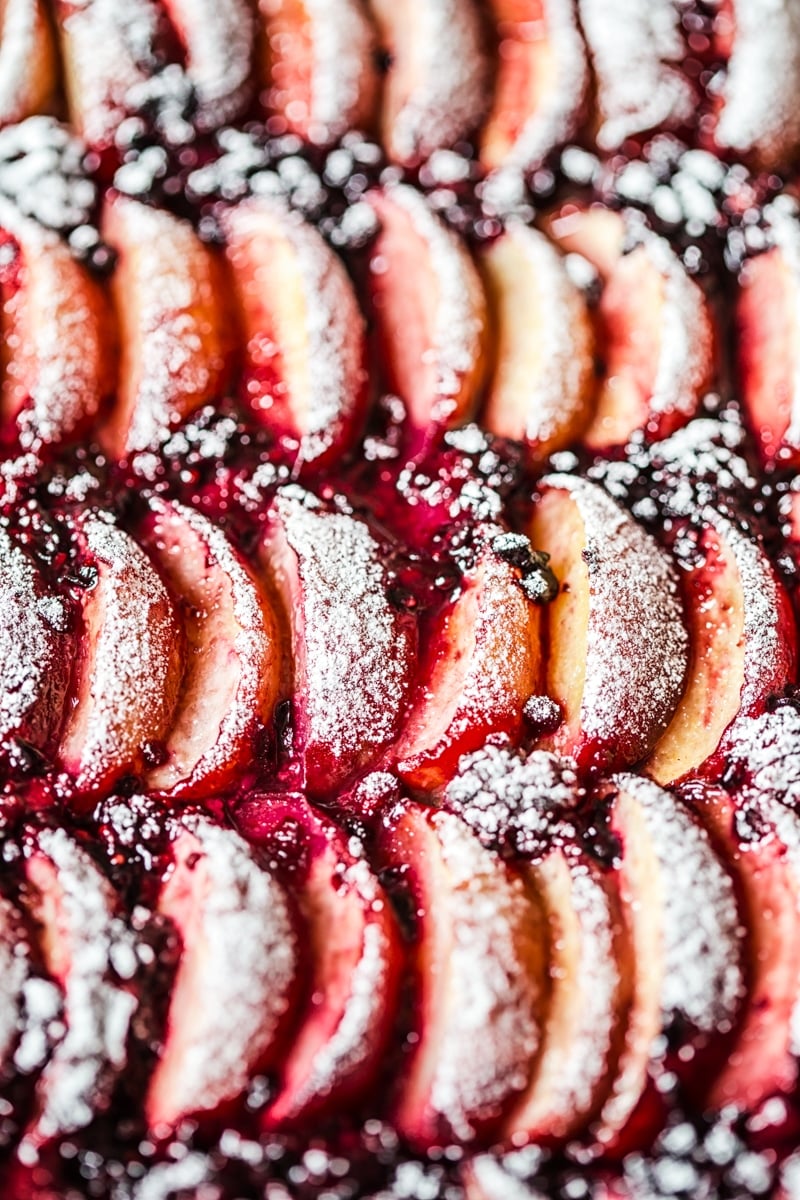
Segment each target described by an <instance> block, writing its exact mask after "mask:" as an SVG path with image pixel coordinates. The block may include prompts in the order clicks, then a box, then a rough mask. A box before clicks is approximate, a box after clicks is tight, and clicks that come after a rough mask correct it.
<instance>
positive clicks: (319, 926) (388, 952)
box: [236, 795, 404, 1128]
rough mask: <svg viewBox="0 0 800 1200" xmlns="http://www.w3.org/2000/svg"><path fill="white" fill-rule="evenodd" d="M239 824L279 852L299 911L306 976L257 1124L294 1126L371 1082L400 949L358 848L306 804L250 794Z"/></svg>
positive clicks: (388, 1018) (360, 1093)
mask: <svg viewBox="0 0 800 1200" xmlns="http://www.w3.org/2000/svg"><path fill="white" fill-rule="evenodd" d="M236 821H237V824H238V825H239V827H240V828H243V829H244V830H245V831H246V832H247V833H248V834H249V835H250V836H254V838H255V840H257V842H258V844H259V845H260V846H263V848H264V849H265V851H266V852H267V853H272V854H273V855H274V854H275V852H276V850H277V849H278V847H280V848H281V861H282V862H283V863H284V864H285V865H286V868H287V871H288V873H289V878H290V881H291V887H292V891H293V894H294V895H295V897H296V898H297V901H298V905H299V909H300V917H301V924H302V928H303V943H304V947H305V950H306V954H307V958H308V968H309V969H308V978H307V982H306V986H305V988H304V991H303V994H302V995H301V996H300V997H299V999H298V1002H297V1004H296V1009H297V1013H298V1023H297V1027H296V1030H295V1033H294V1037H293V1039H292V1043H291V1047H290V1049H289V1051H288V1054H287V1055H286V1058H285V1060H284V1062H283V1064H282V1066H281V1067H280V1069H279V1072H278V1082H277V1087H276V1092H275V1094H274V1097H273V1099H272V1100H271V1101H270V1103H269V1104H268V1106H267V1108H266V1109H265V1110H264V1114H263V1118H262V1120H263V1122H264V1124H265V1126H266V1127H268V1128H276V1127H286V1126H289V1127H292V1126H295V1125H296V1124H297V1123H298V1122H302V1121H305V1120H307V1119H309V1118H310V1117H312V1116H313V1117H317V1118H319V1117H321V1116H324V1115H327V1114H329V1113H330V1112H332V1111H336V1110H341V1106H342V1105H343V1104H347V1105H349V1106H353V1105H356V1104H358V1102H359V1101H360V1100H361V1099H362V1098H363V1097H364V1095H365V1093H366V1092H367V1090H368V1089H369V1088H370V1086H371V1085H372V1084H373V1082H374V1080H375V1077H376V1075H377V1074H378V1072H379V1071H380V1069H381V1066H382V1064H383V1062H384V1058H385V1053H386V1051H387V1048H388V1046H389V1043H390V1040H391V1037H392V1034H393V1032H394V1027H395V1021H396V1019H397V1015H398V1005H399V1000H400V981H401V968H402V966H403V961H404V948H403V944H402V941H401V937H400V931H399V928H398V925H397V922H396V920H395V918H394V915H393V912H392V908H391V905H390V904H389V901H388V899H387V897H386V895H385V893H384V891H383V888H382V887H381V885H380V883H379V882H378V879H377V877H376V876H375V874H374V873H373V872H372V870H371V869H370V866H369V864H368V863H367V861H366V859H365V858H364V857H363V855H362V853H361V850H360V847H359V845H358V843H357V842H354V841H353V839H348V838H347V837H345V836H344V835H343V834H342V833H341V832H340V831H339V830H338V829H337V828H336V827H335V826H334V825H332V824H331V823H330V821H328V820H326V819H324V818H323V817H322V816H320V815H319V814H318V813H317V812H315V810H314V809H313V808H312V807H311V806H310V805H309V804H308V803H307V802H306V801H305V800H303V799H302V798H300V797H286V798H285V799H278V798H276V797H274V796H267V797H262V796H258V795H251V796H248V797H247V799H246V800H245V801H244V802H243V803H242V804H241V805H240V806H239V807H238V808H237V810H236ZM287 843H288V844H287Z"/></svg>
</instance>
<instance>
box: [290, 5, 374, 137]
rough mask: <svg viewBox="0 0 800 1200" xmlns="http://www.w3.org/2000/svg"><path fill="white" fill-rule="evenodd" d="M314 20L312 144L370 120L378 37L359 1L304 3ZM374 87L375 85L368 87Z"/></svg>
mask: <svg viewBox="0 0 800 1200" xmlns="http://www.w3.org/2000/svg"><path fill="white" fill-rule="evenodd" d="M304 7H305V9H306V12H307V13H308V14H309V17H310V20H311V44H312V53H313V56H314V66H313V70H312V73H311V111H310V114H309V117H310V134H311V140H312V141H314V142H317V143H322V144H327V143H328V142H332V141H334V140H335V139H336V138H337V137H340V136H341V135H342V134H344V133H346V132H347V130H348V129H351V128H352V127H353V125H354V124H357V123H358V122H359V121H362V120H364V118H365V117H368V116H369V112H368V111H366V112H365V111H364V109H365V100H368V99H369V98H370V97H369V95H368V91H369V90H370V88H368V86H367V84H366V82H365V81H366V80H367V79H368V78H369V75H370V72H371V58H372V54H373V52H374V45H373V43H374V38H373V34H372V30H371V28H370V25H369V22H368V21H367V20H366V18H365V16H364V13H363V11H362V9H361V8H360V6H359V5H358V4H357V3H355V0H335V2H334V3H331V0H305V5H304ZM370 86H371V85H370Z"/></svg>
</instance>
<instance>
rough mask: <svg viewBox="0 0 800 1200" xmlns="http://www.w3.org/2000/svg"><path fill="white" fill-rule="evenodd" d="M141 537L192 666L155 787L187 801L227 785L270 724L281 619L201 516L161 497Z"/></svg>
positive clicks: (153, 777) (150, 777)
mask: <svg viewBox="0 0 800 1200" xmlns="http://www.w3.org/2000/svg"><path fill="white" fill-rule="evenodd" d="M136 535H137V541H138V543H139V545H140V546H142V547H143V548H144V549H145V550H146V551H147V552H148V554H149V555H150V557H151V559H152V560H153V561H154V562H155V563H156V564H157V566H158V569H159V573H160V574H161V577H162V578H163V579H164V580H165V581H166V583H167V584H168V586H169V588H170V590H171V591H172V593H173V594H174V595H175V596H178V597H179V598H180V602H181V610H182V615H183V624H184V629H185V632H186V665H185V668H184V674H183V679H182V682H181V689H180V694H179V696H178V700H177V705H176V709H175V713H174V716H173V718H172V721H171V725H170V729H169V732H168V733H167V735H166V737H165V739H164V749H163V762H162V763H161V764H160V765H159V766H157V767H155V768H153V769H152V770H150V771H149V772H148V774H147V783H148V787H149V788H151V789H155V790H156V791H158V792H164V793H166V794H167V795H169V796H171V797H174V798H177V797H180V798H182V799H188V798H190V797H195V796H207V795H210V794H211V793H212V792H214V791H218V790H220V789H222V788H225V787H226V786H227V785H228V784H229V783H230V782H231V780H232V779H234V778H235V777H236V773H237V771H238V770H239V768H240V764H241V762H242V761H246V760H247V759H248V757H249V754H250V752H251V751H252V748H253V745H254V740H255V737H256V735H257V734H258V732H259V730H260V729H261V728H263V727H264V726H268V725H269V723H270V721H271V719H272V714H273V709H274V707H275V701H276V700H277V697H278V689H279V684H280V679H281V645H280V637H279V631H278V627H277V621H276V618H275V615H274V613H273V611H272V607H271V605H270V604H269V602H268V600H267V598H266V596H265V595H264V594H263V593H262V589H261V588H260V586H259V584H258V583H257V581H256V578H255V576H254V575H253V574H252V572H251V570H250V568H249V567H248V566H247V564H246V563H245V562H244V560H243V558H242V557H241V556H240V555H239V554H238V553H237V551H236V550H235V549H234V547H233V546H232V545H231V543H230V542H229V541H228V539H227V538H226V536H225V534H224V533H223V532H222V530H221V529H219V528H218V527H216V526H215V525H213V524H212V522H210V521H209V520H208V519H207V518H206V517H204V516H203V515H202V514H201V513H198V512H195V511H194V510H193V509H190V508H187V507H186V506H185V505H182V504H179V503H177V502H175V501H170V500H164V499H161V498H159V497H153V498H152V499H151V500H150V501H149V502H148V509H147V512H146V513H145V515H144V517H143V518H142V519H141V521H140V522H139V523H138V525H137V530H136Z"/></svg>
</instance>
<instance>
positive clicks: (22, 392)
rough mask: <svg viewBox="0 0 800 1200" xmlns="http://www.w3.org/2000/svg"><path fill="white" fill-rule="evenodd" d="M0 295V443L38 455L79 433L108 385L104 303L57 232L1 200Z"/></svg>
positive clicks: (92, 416) (106, 393)
mask: <svg viewBox="0 0 800 1200" xmlns="http://www.w3.org/2000/svg"><path fill="white" fill-rule="evenodd" d="M0 299H2V302H3V342H4V346H3V350H2V351H1V352H0V364H2V365H3V366H4V368H5V370H4V377H3V379H2V387H1V388H0V442H2V443H6V444H9V443H10V444H17V445H19V446H20V447H21V448H22V449H23V450H26V451H33V452H36V453H39V454H41V453H43V452H44V451H46V450H47V448H48V447H50V446H54V445H56V444H61V443H62V442H68V441H70V440H71V439H73V438H75V437H77V436H79V435H80V434H82V433H84V432H85V431H86V430H87V428H88V427H89V426H90V424H91V423H92V422H93V421H94V420H95V419H96V418H97V416H98V414H99V413H100V410H101V407H102V405H103V402H104V400H106V399H107V398H108V397H109V396H110V395H111V392H112V391H113V387H114V379H113V368H112V362H113V354H112V344H113V338H112V336H111V335H112V330H111V328H110V327H109V323H108V320H107V317H106V302H105V299H104V297H103V294H102V291H101V290H100V288H99V286H98V284H97V283H96V282H95V281H94V280H93V279H92V278H91V276H90V275H89V273H88V271H87V270H86V268H85V267H83V266H82V265H81V264H80V263H78V262H77V261H76V260H75V258H73V256H72V254H71V253H70V250H69V248H68V246H67V245H66V243H65V242H64V241H63V240H62V239H61V238H60V237H59V236H58V234H56V233H54V232H52V231H51V230H47V229H45V228H44V227H43V226H41V225H39V224H38V223H37V222H35V221H33V220H30V219H29V218H27V217H24V216H22V215H21V214H20V213H19V211H18V210H17V209H16V208H15V207H14V205H12V204H11V203H10V202H9V201H6V200H3V199H0Z"/></svg>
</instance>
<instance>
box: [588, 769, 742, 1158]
mask: <svg viewBox="0 0 800 1200" xmlns="http://www.w3.org/2000/svg"><path fill="white" fill-rule="evenodd" d="M613 787H614V789H615V795H614V796H613V798H612V802H611V808H610V826H611V830H612V831H613V833H614V834H616V836H617V837H618V839H619V842H620V847H621V850H620V856H619V862H618V865H617V878H618V885H619V889H620V896H621V898H622V904H623V913H624V919H625V923H626V926H627V928H628V932H629V936H630V939H631V945H632V950H633V957H632V962H633V988H632V997H631V1007H630V1010H629V1014H628V1018H627V1027H626V1033H625V1043H624V1047H623V1050H622V1054H621V1057H620V1061H619V1065H618V1069H617V1073H616V1076H615V1079H614V1083H613V1086H612V1088H611V1093H610V1095H609V1098H608V1100H607V1101H606V1103H605V1104H604V1106H603V1109H602V1112H601V1114H600V1117H599V1119H598V1122H597V1126H596V1136H597V1138H598V1141H599V1142H601V1144H605V1145H606V1146H607V1147H610V1146H614V1147H615V1148H617V1149H619V1148H620V1147H621V1146H625V1145H626V1143H627V1142H629V1139H630V1138H632V1137H633V1138H635V1137H636V1136H637V1129H638V1128H639V1127H640V1126H641V1125H642V1124H643V1122H642V1121H639V1122H638V1124H637V1122H635V1121H631V1117H632V1114H633V1113H634V1111H635V1110H636V1109H637V1108H639V1109H640V1113H641V1107H642V1105H643V1104H646V1103H647V1102H648V1100H650V1101H651V1102H655V1103H656V1104H657V1098H656V1096H655V1094H654V1093H653V1092H649V1086H648V1079H649V1075H650V1067H651V1062H652V1060H653V1056H654V1054H657V1052H658V1045H659V1040H660V1039H661V1035H662V1034H664V1033H666V1032H667V1031H668V1030H669V1028H670V1025H671V1023H672V1021H673V1020H674V1018H675V1017H679V1018H680V1019H681V1020H682V1022H683V1025H684V1026H685V1027H686V1028H687V1029H688V1031H689V1037H688V1040H687V1042H686V1045H685V1057H684V1058H682V1061H684V1060H685V1062H686V1063H687V1064H689V1065H688V1066H687V1068H686V1069H687V1070H691V1064H692V1062H693V1060H694V1059H695V1058H696V1057H697V1054H698V1052H699V1051H701V1050H703V1049H705V1047H706V1046H708V1045H709V1043H710V1042H711V1041H712V1040H717V1041H719V1039H720V1038H722V1037H724V1036H725V1035H726V1034H728V1033H730V1032H731V1031H732V1030H733V1028H734V1025H735V1022H736V1020H737V1019H738V1016H739V1013H740V1010H741V1009H742V1007H743V1001H744V996H745V980H746V974H747V966H746V962H745V951H744V946H743V928H744V914H743V913H741V912H740V909H739V904H738V901H737V891H736V885H735V882H734V879H733V878H732V874H731V872H730V871H729V870H728V869H727V864H723V862H722V861H721V859H720V856H719V855H718V853H717V850H716V847H715V844H714V842H713V841H712V839H711V838H710V837H709V834H708V832H707V831H706V829H705V826H704V823H702V822H700V821H698V820H696V819H695V817H694V816H693V815H692V812H690V809H689V807H688V806H687V805H685V804H684V803H682V802H681V801H680V800H679V799H678V798H677V797H676V796H675V795H673V794H672V793H670V792H667V791H664V790H663V789H661V788H660V787H658V786H657V785H656V784H655V783H653V782H652V781H650V780H647V779H643V778H641V777H638V776H633V775H620V776H617V777H616V778H615V779H614V780H613ZM698 914H702V920H698ZM723 1048H724V1047H723ZM697 1061H698V1062H700V1061H701V1059H699V1058H698V1060H697ZM648 1093H649V1094H648ZM629 1122H631V1123H630V1126H629V1124H628V1123H629ZM626 1127H627V1128H626Z"/></svg>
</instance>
